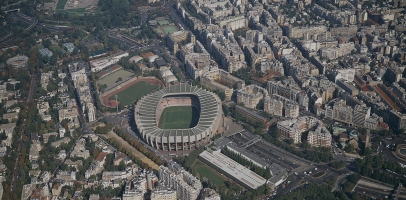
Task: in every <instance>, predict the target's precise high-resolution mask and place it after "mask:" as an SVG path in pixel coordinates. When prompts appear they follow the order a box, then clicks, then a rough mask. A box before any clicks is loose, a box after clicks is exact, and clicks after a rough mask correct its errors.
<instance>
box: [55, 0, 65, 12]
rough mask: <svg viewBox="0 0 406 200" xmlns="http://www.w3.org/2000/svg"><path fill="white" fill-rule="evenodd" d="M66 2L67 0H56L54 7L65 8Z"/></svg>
mask: <svg viewBox="0 0 406 200" xmlns="http://www.w3.org/2000/svg"><path fill="white" fill-rule="evenodd" d="M66 2H68V0H58V3H57V4H56V9H57V10H63V9H64V8H65V4H66Z"/></svg>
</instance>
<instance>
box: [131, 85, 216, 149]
mask: <svg viewBox="0 0 406 200" xmlns="http://www.w3.org/2000/svg"><path fill="white" fill-rule="evenodd" d="M221 117H222V108H221V100H220V98H219V97H218V96H217V95H216V94H214V93H212V92H209V91H207V90H205V89H202V88H199V87H197V86H192V85H188V84H178V85H172V86H169V87H165V88H162V89H160V90H158V91H156V92H154V93H151V94H148V95H146V96H144V97H142V98H141V99H140V100H139V101H138V103H137V104H136V106H135V109H134V118H135V123H136V125H137V129H138V131H139V133H140V134H141V136H142V137H143V138H144V139H145V140H146V141H147V142H148V144H150V145H151V146H152V147H154V148H156V149H159V150H164V151H186V150H192V149H193V148H195V147H196V146H199V144H201V143H204V142H206V141H208V140H209V139H210V138H211V137H212V136H214V135H215V134H216V132H217V129H218V128H219V126H220V124H221V121H222V120H221Z"/></svg>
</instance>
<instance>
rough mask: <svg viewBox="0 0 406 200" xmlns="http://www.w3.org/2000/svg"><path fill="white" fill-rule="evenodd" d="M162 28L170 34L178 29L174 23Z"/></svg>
mask: <svg viewBox="0 0 406 200" xmlns="http://www.w3.org/2000/svg"><path fill="white" fill-rule="evenodd" d="M162 30H163V31H164V32H165V34H167V35H169V34H172V33H175V32H176V31H178V28H177V27H176V26H173V25H168V26H162Z"/></svg>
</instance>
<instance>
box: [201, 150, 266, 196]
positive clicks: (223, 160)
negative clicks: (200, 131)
mask: <svg viewBox="0 0 406 200" xmlns="http://www.w3.org/2000/svg"><path fill="white" fill-rule="evenodd" d="M199 157H200V158H201V159H202V160H203V161H204V162H205V163H206V164H208V165H210V166H211V167H213V168H214V169H216V170H219V171H220V172H222V173H224V174H226V175H228V176H230V177H231V178H233V179H234V180H235V181H237V182H238V183H239V184H241V185H242V186H244V187H246V188H247V189H257V188H258V187H260V186H262V185H264V184H265V183H266V179H265V178H263V177H261V176H260V175H258V174H256V173H254V172H253V171H251V170H250V169H248V168H246V167H244V166H242V165H241V164H239V163H237V162H236V161H234V160H233V159H231V158H229V157H227V156H226V155H224V154H222V153H221V152H220V150H217V151H212V150H210V149H209V150H206V151H203V152H202V153H201V154H199Z"/></svg>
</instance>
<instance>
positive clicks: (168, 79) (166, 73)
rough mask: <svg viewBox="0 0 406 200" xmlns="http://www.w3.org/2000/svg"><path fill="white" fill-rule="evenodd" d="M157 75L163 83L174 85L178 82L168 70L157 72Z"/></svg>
mask: <svg viewBox="0 0 406 200" xmlns="http://www.w3.org/2000/svg"><path fill="white" fill-rule="evenodd" d="M159 75H161V77H162V79H163V80H164V81H165V83H175V82H178V79H177V78H176V76H175V75H174V74H173V72H172V71H171V70H170V69H169V68H166V67H165V68H164V69H162V70H161V71H160V72H159Z"/></svg>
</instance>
